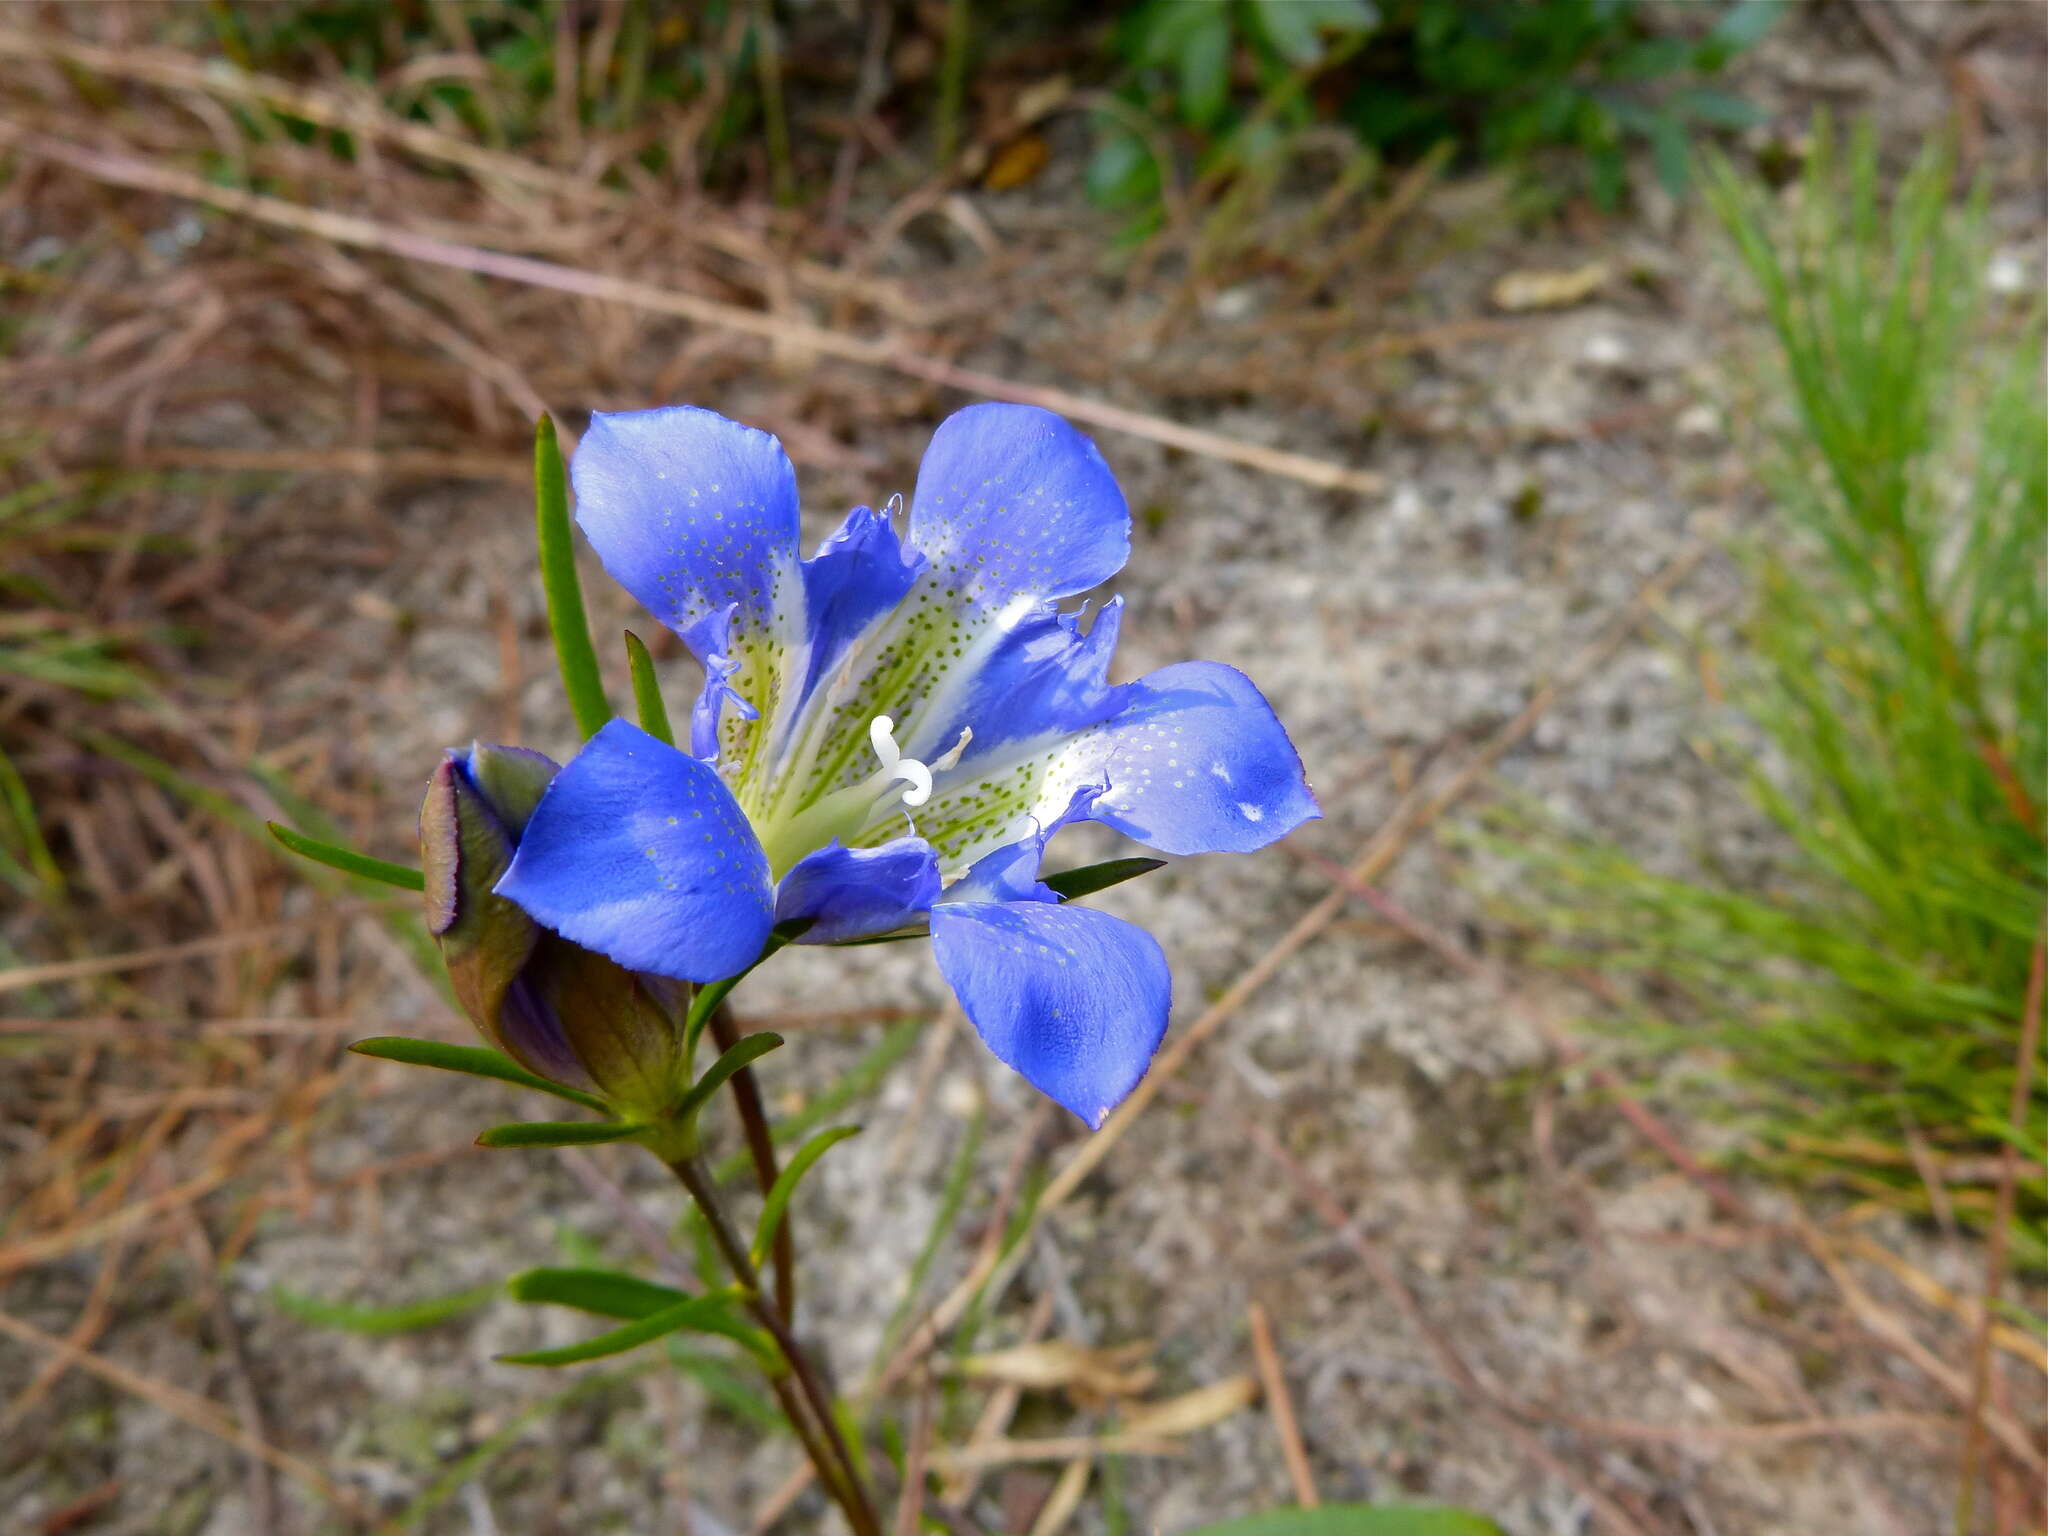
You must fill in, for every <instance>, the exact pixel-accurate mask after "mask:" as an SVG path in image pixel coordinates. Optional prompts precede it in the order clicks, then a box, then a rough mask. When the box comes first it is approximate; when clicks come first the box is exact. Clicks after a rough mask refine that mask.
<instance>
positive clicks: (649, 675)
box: [626, 629, 676, 746]
mask: <svg viewBox="0 0 2048 1536" xmlns="http://www.w3.org/2000/svg"><path fill="white" fill-rule="evenodd" d="M626 669H627V670H628V671H629V672H631V673H632V674H633V708H634V710H635V711H636V712H637V713H638V714H639V716H640V729H641V730H643V731H645V732H646V733H647V734H648V735H650V736H652V737H653V738H654V739H655V740H656V741H665V742H667V743H668V744H669V745H670V746H674V745H675V744H676V735H675V732H674V731H672V730H670V729H669V724H668V706H667V705H666V704H664V703H662V701H661V684H660V682H658V681H657V680H656V679H655V676H654V658H653V657H652V656H650V655H648V654H647V644H646V642H645V641H643V640H642V639H641V638H640V637H639V636H638V635H636V634H634V633H633V631H631V630H630V629H629V630H627V631H626Z"/></svg>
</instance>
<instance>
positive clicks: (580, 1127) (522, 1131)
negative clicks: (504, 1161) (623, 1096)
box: [476, 1120, 647, 1147]
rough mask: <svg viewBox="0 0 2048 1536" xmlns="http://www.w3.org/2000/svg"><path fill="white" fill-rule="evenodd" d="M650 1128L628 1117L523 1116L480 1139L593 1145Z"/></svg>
mask: <svg viewBox="0 0 2048 1536" xmlns="http://www.w3.org/2000/svg"><path fill="white" fill-rule="evenodd" d="M646 1129H647V1127H646V1126H644V1125H635V1124H633V1123H632V1122H630V1121H625V1120H520V1121H515V1122H514V1123H512V1124H511V1125H494V1126H492V1127H491V1128H490V1129H489V1130H488V1131H485V1132H483V1133H482V1134H481V1135H480V1136H478V1137H477V1139H476V1144H477V1145H478V1146H480V1147H589V1146H595V1145H597V1144H598V1143H599V1142H605V1141H625V1140H627V1139H628V1138H629V1137H633V1136H638V1135H640V1134H641V1133H642V1132H644V1131H645V1130H646Z"/></svg>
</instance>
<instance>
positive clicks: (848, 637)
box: [798, 507, 925, 699]
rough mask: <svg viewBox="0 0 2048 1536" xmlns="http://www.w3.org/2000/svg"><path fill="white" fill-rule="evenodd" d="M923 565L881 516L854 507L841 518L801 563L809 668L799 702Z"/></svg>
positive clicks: (900, 597)
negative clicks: (836, 528) (833, 530)
mask: <svg viewBox="0 0 2048 1536" xmlns="http://www.w3.org/2000/svg"><path fill="white" fill-rule="evenodd" d="M924 566H925V562H924V557H923V556H922V555H919V554H917V553H916V552H914V551H906V550H905V549H904V548H903V546H902V543H901V542H900V541H899V540H898V539H897V537H896V530H895V529H894V528H893V527H892V526H890V523H889V519H888V518H887V517H886V516H884V515H883V514H882V513H879V512H877V511H875V510H874V508H872V507H855V508H854V509H853V510H852V511H851V512H849V513H848V514H847V515H846V521H845V523H843V524H842V525H841V526H840V528H839V531H838V532H837V533H834V534H833V535H832V536H831V537H830V538H828V539H826V540H825V542H824V543H823V544H820V545H819V546H818V552H817V554H816V555H814V556H812V557H811V558H810V559H808V560H806V561H805V562H804V563H803V583H804V613H805V617H806V619H807V621H808V623H809V626H810V632H809V640H810V664H809V669H808V671H807V672H806V673H805V676H804V680H803V689H802V691H801V692H800V693H799V694H798V697H799V698H800V699H802V698H809V697H810V693H811V690H812V689H813V688H815V687H816V686H817V685H818V681H819V679H820V678H823V677H826V676H829V675H830V671H831V669H832V668H833V667H836V666H837V665H839V662H840V659H841V658H842V657H843V656H845V654H846V650H847V647H848V646H850V645H852V644H853V642H854V640H855V638H856V637H858V636H859V635H860V634H861V633H862V632H863V631H864V630H866V629H867V627H868V626H869V625H870V624H872V623H874V621H875V620H876V619H878V618H880V617H881V616H882V615H883V614H885V613H889V612H891V611H892V610H893V609H894V608H895V607H896V605H897V604H898V603H900V602H902V601H903V598H904V594H906V593H907V592H909V591H910V587H911V584H912V583H913V582H915V581H916V580H917V578H918V574H919V573H920V572H922V571H923V570H924Z"/></svg>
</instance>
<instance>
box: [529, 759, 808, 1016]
mask: <svg viewBox="0 0 2048 1536" xmlns="http://www.w3.org/2000/svg"><path fill="white" fill-rule="evenodd" d="M497 890H498V892H499V894H501V895H504V896H509V897H510V898H511V899H512V900H513V901H516V902H517V903H519V905H520V906H522V907H524V908H525V909H526V910H527V912H528V913H530V914H531V915H532V916H533V917H534V919H535V920H536V921H538V922H540V923H543V924H545V925H546V926H547V927H549V928H552V929H554V930H555V931H556V932H558V933H560V934H561V935H562V936H563V937H564V938H567V939H571V940H573V941H575V942H576V943H578V944H581V945H583V946H584V947H585V948H587V949H594V950H597V951H598V952H599V953H600V954H605V955H609V956H611V958H612V959H614V960H616V961H618V962H619V964H621V965H623V966H625V967H626V968H627V969H629V970H635V971H651V972H653V973H654V974H656V975H658V976H671V977H675V978H677V979H678V980H682V981H717V980H720V979H722V978H723V977H727V976H732V975H735V974H737V973H738V972H740V971H742V970H745V969H746V967H747V966H749V965H750V964H752V963H753V961H754V959H755V958H756V957H757V956H758V955H759V954H760V952H761V946H762V945H763V943H765V942H766V940H767V938H768V930H769V928H770V926H771V925H772V922H773V919H772V918H771V916H770V911H771V907H772V901H771V894H770V890H769V884H768V860H767V857H766V856H765V855H764V854H763V853H762V852H761V844H760V842H759V840H758V839H756V838H755V836H754V831H753V828H752V827H750V826H749V825H748V824H747V818H746V816H745V815H744V814H742V812H741V811H740V808H739V806H738V804H737V803H736V802H735V801H734V800H733V797H732V791H730V790H729V789H727V788H726V787H725V783H724V781H723V780H721V779H720V778H719V776H718V774H717V773H716V772H715V771H714V770H713V769H712V768H711V767H710V765H709V764H707V763H702V762H699V761H698V760H697V759H696V758H693V757H691V756H689V755H688V754H687V753H684V752H680V751H678V750H677V749H676V748H674V747H671V746H667V745H665V744H664V743H662V742H659V741H657V740H655V739H654V738H653V737H652V736H650V735H648V734H647V733H646V732H645V731H643V730H641V729H640V728H639V727H638V726H636V725H630V724H628V723H627V722H626V721H624V720H614V721H612V722H611V723H610V724H609V725H607V726H605V728H604V729H603V730H601V731H599V732H598V733H597V734H596V735H595V736H593V737H591V738H590V740H589V741H588V742H586V743H585V744H584V747H583V750H582V751H581V752H579V753H577V754H576V756H575V757H574V758H572V759H571V760H570V762H569V765H568V766H567V767H566V768H564V769H563V770H562V771H561V772H560V773H559V774H557V775H556V776H555V780H554V782H553V783H552V784H550V785H549V786H548V791H547V793H546V794H545V795H543V796H542V797H541V802H540V806H539V808H538V809H537V810H536V811H535V812H534V813H533V819H532V821H530V822H528V823H527V827H526V835H525V836H524V837H523V838H522V839H521V840H520V843H519V851H518V853H517V854H515V855H514V856H513V859H512V867H511V868H510V869H508V870H507V871H506V872H505V874H504V877H503V878H502V879H500V880H499V881H498V885H497Z"/></svg>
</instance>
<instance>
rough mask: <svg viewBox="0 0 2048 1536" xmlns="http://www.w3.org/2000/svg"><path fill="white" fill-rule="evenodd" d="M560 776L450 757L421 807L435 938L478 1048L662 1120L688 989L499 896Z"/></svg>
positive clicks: (516, 755)
mask: <svg viewBox="0 0 2048 1536" xmlns="http://www.w3.org/2000/svg"><path fill="white" fill-rule="evenodd" d="M559 771H560V769H559V767H558V766H557V765H556V764H555V763H554V762H553V761H552V760H550V759H549V758H546V757H543V756H542V755H541V754H540V753H538V752H529V751H526V750H524V749H523V748H519V747H495V746H485V745H482V744H480V743H479V744H477V745H474V746H472V747H470V749H469V750H468V751H466V752H465V751H451V752H449V753H448V755H447V757H446V758H444V759H443V760H442V763H441V766H440V767H439V768H437V769H435V771H434V777H433V779H432V780H431V781H430V782H429V783H428V785H427V797H426V800H425V802H424V803H423V804H422V805H421V807H420V862H421V867H422V870H423V872H424V874H425V876H426V890H425V902H426V917H427V929H428V931H429V932H430V933H432V934H433V935H434V937H435V938H436V939H437V940H438V941H439V942H440V945H441V956H442V959H443V960H444V961H445V962H446V963H447V966H448V979H449V981H450V983H451V984H452V985H453V987H454V990H455V996H456V1000H457V1001H458V1002H459V1003H461V1005H462V1010H463V1012H464V1013H466V1014H468V1015H469V1018H470V1021H471V1022H472V1023H474V1024H475V1025H476V1027H477V1029H478V1030H479V1031H480V1032H481V1033H482V1034H483V1036H484V1038H485V1039H486V1040H488V1041H489V1042H490V1043H491V1044H492V1045H494V1046H496V1047H497V1048H498V1049H499V1050H501V1051H503V1052H504V1053H505V1054H506V1055H507V1056H510V1057H511V1058H512V1059H513V1060H514V1061H516V1062H518V1063H519V1064H520V1065H521V1066H523V1067H525V1068H526V1069H527V1070H528V1071H529V1072H534V1073H537V1074H539V1075H540V1076H542V1077H545V1078H547V1079H549V1080H550V1081H552V1082H557V1083H562V1084H564V1085H566V1086H568V1087H572V1088H581V1089H583V1090H585V1091H586V1092H590V1093H595V1094H597V1095H599V1096H600V1097H602V1098H603V1099H605V1100H606V1101H607V1102H608V1103H610V1104H612V1105H614V1106H615V1107H616V1108H617V1109H618V1110H619V1111H620V1112H621V1113H623V1114H628V1115H632V1116H634V1117H636V1118H637V1117H656V1116H659V1115H661V1114H662V1113H664V1112H665V1111H666V1110H668V1109H669V1108H671V1107H672V1106H673V1105H674V1103H675V1100H676V1099H677V1097H678V1096H679V1095H680V1093H681V1091H682V1088H683V1086H684V1084H683V1083H682V1069H681V1042H682V1022H681V1021H682V1018H683V1015H684V1013H685V1011H686V1010H687V1008H688V1006H689V995H688V989H687V988H686V987H684V986H682V985H681V984H679V983H675V982H670V981H668V980H666V979H664V978H662V977H658V976H645V975H640V974H638V973H636V972H633V971H629V970H626V969H625V968H624V967H623V966H620V965H618V964H617V963H616V962H614V961H612V960H608V959H606V958H605V957H604V956H603V955H599V954H596V953H594V952H593V951H590V950H587V949H583V948H581V947H580V946H578V945H575V944H571V943H570V942H569V941H568V940H566V939H564V938H561V937H560V936H559V935H557V934H554V933H551V932H549V931H548V930H547V929H544V928H542V927H541V926H540V925H539V924H538V923H536V922H534V920H533V919H532V918H530V917H528V916H527V915H526V913H525V912H524V911H523V910H521V909H520V908H519V907H518V906H517V905H516V904H514V903H513V902H511V901H508V900H507V899H506V898H505V897H503V896H500V895H499V894H498V893H497V892H496V891H495V890H494V889H493V887H494V886H496V884H497V883H498V880H499V878H500V877H501V876H502V875H503V874H504V873H505V871H506V869H507V868H508V867H509V866H510V865H511V862H512V854H513V851H514V850H515V849H516V848H517V847H518V844H519V837H520V834H521V833H522V832H524V831H525V830H526V823H527V821H528V820H529V819H530V818H531V817H532V815H533V810H534V807H535V806H537V805H538V804H539V803H540V797H541V794H542V792H543V791H545V790H546V788H547V786H548V783H549V781H550V780H552V779H553V778H554V776H555V774H556V773H558V772H559Z"/></svg>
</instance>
